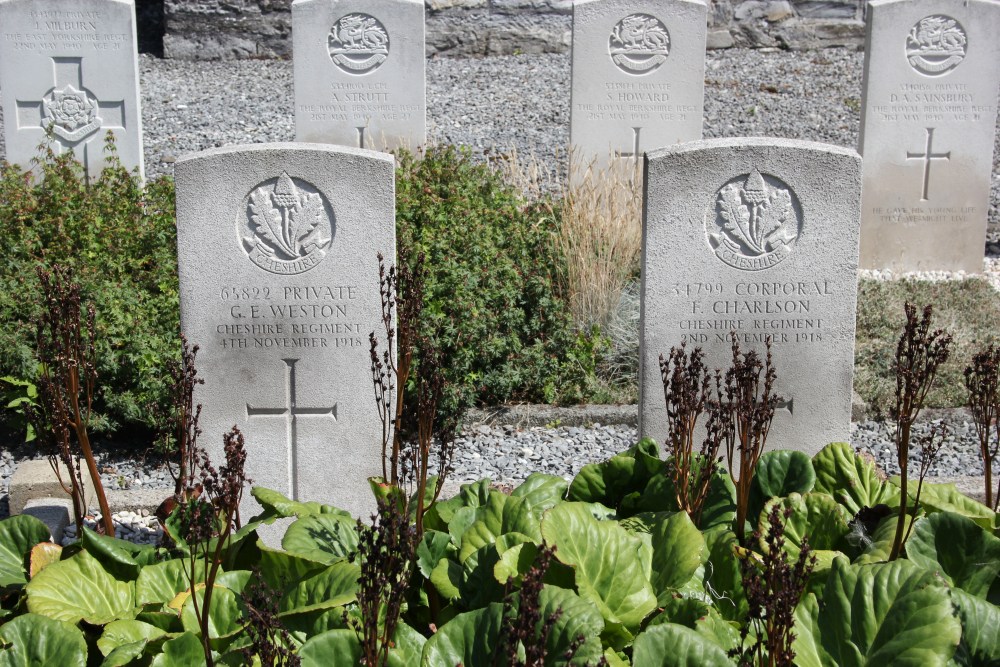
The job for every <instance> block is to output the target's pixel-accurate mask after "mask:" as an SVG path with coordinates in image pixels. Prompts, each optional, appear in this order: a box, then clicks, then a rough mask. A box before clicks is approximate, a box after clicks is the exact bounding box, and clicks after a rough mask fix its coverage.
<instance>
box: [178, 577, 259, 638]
mask: <svg viewBox="0 0 1000 667" xmlns="http://www.w3.org/2000/svg"><path fill="white" fill-rule="evenodd" d="M205 591H206V589H205V587H203V586H202V587H199V588H197V589H196V590H195V596H196V600H197V602H198V611H199V612H200V613H201V614H204V613H205ZM209 602H210V604H209V610H208V636H209V638H211V639H219V638H223V637H230V636H232V635H234V634H236V633H237V632H239V631H240V630H242V629H243V621H244V620H245V617H246V613H247V610H246V605H245V604H244V603H243V601H242V600H241V599H240V598H239V597H238V596H237V595H236V593H234V592H232V591H231V590H229V589H228V588H223V587H222V586H215V587H214V588H213V589H212V596H211V598H209ZM194 603H195V600H192V599H191V596H188V599H187V601H186V602H185V603H184V607H183V608H182V609H181V622H182V623H183V624H184V629H185V630H186V631H188V632H192V633H194V634H197V635H199V636H200V635H201V627H200V626H199V625H198V616H197V615H196V614H195V610H194Z"/></svg>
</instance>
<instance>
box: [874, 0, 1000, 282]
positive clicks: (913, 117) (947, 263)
mask: <svg viewBox="0 0 1000 667" xmlns="http://www.w3.org/2000/svg"><path fill="white" fill-rule="evenodd" d="M867 31H868V32H867V39H866V57H865V75H864V87H863V95H862V109H863V114H862V121H861V135H860V137H859V141H858V146H859V148H858V150H859V151H860V152H861V154H862V156H863V157H864V190H863V196H862V214H861V267H862V268H869V269H885V268H888V269H892V270H894V271H928V270H946V271H966V272H969V273H979V272H981V271H982V270H983V249H984V246H985V241H986V217H987V213H988V211H989V198H990V178H991V172H992V168H993V134H994V131H995V127H996V120H997V89H998V87H1000V39H998V35H1000V4H998V3H997V2H991V1H988V0H968V1H966V0H875V1H874V2H870V3H869V4H868V26H867Z"/></svg>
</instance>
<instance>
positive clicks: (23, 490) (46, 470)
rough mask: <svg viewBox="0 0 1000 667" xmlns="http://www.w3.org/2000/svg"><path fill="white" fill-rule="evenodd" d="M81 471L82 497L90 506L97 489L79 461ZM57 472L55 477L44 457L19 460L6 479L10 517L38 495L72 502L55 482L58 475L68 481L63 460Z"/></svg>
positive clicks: (92, 503) (92, 504) (19, 511)
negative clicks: (8, 482) (7, 482)
mask: <svg viewBox="0 0 1000 667" xmlns="http://www.w3.org/2000/svg"><path fill="white" fill-rule="evenodd" d="M81 473H82V474H81V477H82V478H83V498H84V500H85V501H86V502H87V504H88V506H94V505H96V504H97V491H96V488H95V486H94V480H93V478H92V477H91V476H90V473H89V472H88V471H87V466H86V464H83V467H82V468H81ZM59 475H60V477H56V473H55V472H54V471H53V470H52V466H51V465H49V462H48V460H47V459H38V460H33V461H23V462H21V463H20V464H19V465H18V466H17V470H16V471H15V472H14V476H13V477H12V478H11V480H10V489H9V491H8V495H9V499H10V500H9V502H10V513H11V516H13V515H15V514H20V513H21V511H22V510H23V509H24V508H25V507H27V505H28V503H29V502H31V501H32V500H35V499H38V498H66V499H68V500H69V501H70V502H71V503H72V499H70V498H69V495H68V494H67V493H66V491H65V490H64V489H63V487H62V484H60V483H59V479H60V478H61V479H63V480H64V481H65V482H66V483H67V484H69V479H70V477H69V472H68V471H67V470H66V465H65V464H63V463H60V464H59Z"/></svg>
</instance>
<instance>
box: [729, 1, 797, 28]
mask: <svg viewBox="0 0 1000 667" xmlns="http://www.w3.org/2000/svg"><path fill="white" fill-rule="evenodd" d="M793 15H794V12H793V11H792V6H791V5H790V4H788V2H787V0H748V1H747V2H743V3H740V5H739V6H738V7H736V11H735V13H734V16H735V17H736V18H737V19H738V20H740V21H748V20H761V19H763V20H765V21H771V22H772V23H774V22H776V21H781V20H782V19H786V18H789V17H791V16H793Z"/></svg>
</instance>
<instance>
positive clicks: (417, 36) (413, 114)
mask: <svg viewBox="0 0 1000 667" xmlns="http://www.w3.org/2000/svg"><path fill="white" fill-rule="evenodd" d="M292 48H293V52H294V65H295V139H296V141H311V142H323V143H335V144H341V145H343V146H356V147H358V148H372V149H375V150H392V149H394V148H397V147H403V148H416V147H418V146H421V145H423V144H424V142H425V134H426V120H425V116H426V114H425V98H426V92H425V88H426V85H425V74H424V72H425V67H424V3H423V0H295V2H293V3H292Z"/></svg>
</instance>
